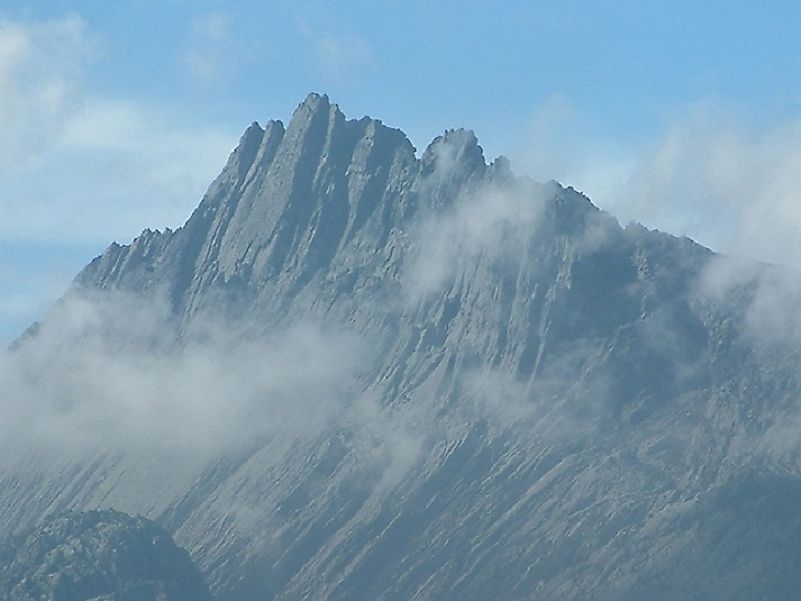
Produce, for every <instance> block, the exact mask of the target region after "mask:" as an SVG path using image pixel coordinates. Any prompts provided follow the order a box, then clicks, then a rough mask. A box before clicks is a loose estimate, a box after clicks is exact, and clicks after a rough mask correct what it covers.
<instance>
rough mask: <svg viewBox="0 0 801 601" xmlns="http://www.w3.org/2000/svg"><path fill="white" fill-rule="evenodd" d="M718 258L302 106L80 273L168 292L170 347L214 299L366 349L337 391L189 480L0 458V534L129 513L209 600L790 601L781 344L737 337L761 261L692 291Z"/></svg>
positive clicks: (370, 123)
mask: <svg viewBox="0 0 801 601" xmlns="http://www.w3.org/2000/svg"><path fill="white" fill-rule="evenodd" d="M718 261H720V259H719V258H718V257H716V256H715V255H714V254H713V253H711V252H710V251H708V250H707V249H704V248H702V247H700V246H698V245H696V244H695V243H693V242H692V241H690V240H687V239H678V238H674V237H671V236H667V235H664V234H661V233H657V232H651V231H648V230H646V229H645V228H642V227H639V226H636V225H633V226H629V227H626V228H621V227H620V226H619V225H618V223H617V222H616V220H615V219H614V218H612V217H611V216H609V215H608V214H606V213H604V212H602V211H599V210H598V209H597V208H596V207H594V206H593V205H592V204H591V203H590V202H589V200H588V199H587V198H585V197H584V196H582V195H581V194H579V193H578V192H576V191H574V190H572V189H570V188H567V189H565V188H563V187H561V186H559V185H558V184H556V183H549V184H544V185H543V184H538V183H535V182H531V181H527V180H522V179H518V178H516V177H514V176H513V175H512V174H511V173H510V171H509V168H508V164H507V162H506V161H505V160H502V159H499V160H496V161H495V162H493V163H492V164H489V165H488V164H487V163H486V162H485V160H484V157H483V154H482V150H481V148H480V146H479V145H478V143H477V141H476V139H475V136H474V135H473V134H472V132H467V131H462V130H457V131H451V132H447V133H446V134H445V135H443V136H441V137H439V138H437V139H436V140H434V142H432V144H431V145H430V146H429V147H428V148H427V149H426V150H425V151H424V152H423V153H422V155H421V156H420V157H419V158H418V157H417V156H416V154H415V150H414V148H413V147H412V145H411V144H410V143H409V141H408V140H407V139H406V137H405V136H404V135H403V134H402V133H401V132H400V131H398V130H394V129H390V128H387V127H385V126H384V125H382V124H381V123H380V122H378V121H374V120H371V119H367V118H365V119H361V120H358V121H348V120H346V119H345V118H344V116H343V115H342V113H341V112H340V111H339V109H338V108H337V107H336V106H332V105H330V103H329V102H328V99H327V98H325V97H321V96H317V95H312V96H310V97H309V98H308V99H307V100H306V101H305V102H304V103H303V104H302V105H301V106H300V108H298V110H297V111H296V113H295V114H294V116H293V118H292V121H291V123H290V124H289V125H288V127H287V128H286V129H284V127H283V125H282V124H281V123H280V122H270V123H268V124H267V126H266V127H265V128H263V129H262V128H261V127H260V126H259V125H257V124H254V125H252V126H251V127H250V128H248V130H247V131H246V132H245V134H244V135H243V137H242V139H241V141H240V144H239V146H238V147H237V149H236V150H235V151H234V152H233V154H232V155H231V157H230V159H229V161H228V163H227V165H226V166H225V168H224V170H223V172H222V173H221V174H220V176H219V177H218V178H217V179H216V180H215V181H214V183H213V184H212V185H211V187H210V189H209V191H208V193H207V194H206V196H205V197H204V198H203V200H202V202H201V203H200V206H199V207H198V208H197V209H196V211H195V212H194V213H193V215H192V216H191V218H190V219H189V220H188V221H187V223H186V224H185V226H183V227H182V228H180V229H178V230H176V231H174V232H173V231H167V232H164V233H159V232H150V231H147V232H145V233H143V234H142V235H141V236H140V237H138V238H137V239H136V240H135V241H134V242H133V243H132V244H131V245H129V246H119V245H112V246H111V247H110V248H109V249H108V250H107V251H106V252H105V253H104V254H103V255H102V256H101V257H99V258H97V259H96V260H95V261H93V262H92V263H91V264H90V265H88V266H87V267H86V268H85V269H84V270H83V271H82V272H81V274H80V275H79V276H78V278H77V280H76V290H86V289H89V290H95V291H96V290H100V291H120V290H121V291H126V292H129V293H132V294H135V295H138V296H139V297H141V298H143V299H144V298H148V297H149V296H150V295H156V296H159V295H161V296H164V297H166V299H167V303H168V305H169V308H170V312H171V315H172V316H173V318H174V325H175V327H176V330H175V331H176V334H175V337H176V338H177V339H178V340H184V341H185V340H187V339H190V338H192V337H196V336H198V335H199V334H198V333H199V332H200V331H201V330H202V327H203V324H204V323H205V320H207V319H208V318H209V317H210V316H211V317H213V318H214V319H217V320H219V319H225V320H230V322H231V323H247V324H248V328H249V331H250V332H251V334H252V335H257V334H269V333H270V332H273V331H276V330H277V329H279V328H281V327H285V326H289V325H291V324H296V323H324V324H328V325H331V324H335V325H336V326H337V327H340V328H344V329H345V330H347V331H348V332H351V333H353V334H354V335H355V336H357V337H358V338H360V339H361V340H363V341H366V342H367V346H368V347H369V352H367V353H366V354H365V356H364V357H360V359H359V364H360V369H359V371H358V374H357V376H356V378H355V381H356V385H357V390H356V393H355V394H354V398H353V399H352V404H351V405H349V406H348V407H346V408H345V409H343V410H342V411H339V412H335V414H334V415H333V417H331V419H328V420H326V421H325V425H324V426H321V427H319V428H317V429H315V430H313V431H305V432H304V433H303V435H302V436H293V437H289V436H288V435H284V436H280V435H275V436H269V437H265V438H264V439H263V440H258V441H254V442H253V443H252V444H250V445H248V446H247V448H243V449H239V450H238V452H237V453H236V454H228V455H226V456H221V457H218V458H216V459H214V460H212V461H208V462H204V463H202V464H198V465H193V466H191V468H186V466H185V465H183V464H182V465H181V467H180V468H179V467H174V466H171V465H170V463H169V462H166V463H158V465H151V464H150V463H147V461H146V460H143V459H142V458H140V457H136V456H133V455H127V456H126V455H122V456H120V455H113V454H110V455H107V456H99V457H97V458H96V461H94V462H93V463H91V464H90V465H73V466H70V467H69V468H63V469H59V470H58V473H55V470H49V471H48V468H47V467H41V466H39V467H37V468H36V469H35V470H32V473H33V474H34V476H32V475H31V473H8V474H6V475H5V476H0V529H2V527H3V526H4V525H6V524H8V525H11V524H17V523H24V522H25V521H26V520H30V519H35V518H36V517H38V516H40V515H43V514H47V513H50V512H53V511H58V510H61V509H63V508H65V507H81V508H90V507H98V506H101V507H102V506H109V505H113V506H117V507H121V508H123V509H125V510H128V511H136V512H141V513H144V514H146V515H147V516H148V517H150V518H153V519H155V520H157V521H158V522H159V523H161V524H162V525H163V526H165V527H166V528H167V529H168V530H170V531H171V532H173V533H174V535H175V537H176V540H177V541H178V542H179V543H180V544H182V545H183V546H185V547H186V548H187V550H188V551H189V552H190V554H191V555H192V557H193V558H194V559H195V561H196V562H197V564H198V565H199V566H200V568H201V569H202V570H203V572H204V573H205V575H206V577H207V579H208V582H209V583H210V586H211V588H212V591H213V592H214V593H215V594H216V595H217V596H218V598H220V599H226V600H231V601H246V600H248V601H249V600H255V599H281V600H286V601H289V600H299V599H320V600H322V599H326V600H346V599H347V600H351V601H354V600H361V599H364V600H367V599H370V600H398V601H401V600H404V601H405V600H409V599H476V600H484V599H497V600H506V599H508V600H512V599H542V600H546V599H564V600H571V599H572V600H576V601H578V600H583V599H597V600H608V601H623V600H627V601H628V600H631V601H634V600H641V599H654V600H659V599H664V600H666V601H667V600H683V599H699V600H700V599H705V600H710V599H711V600H717V599H719V600H721V601H722V600H731V599H743V600H746V599H747V600H749V601H753V600H755V599H765V600H768V599H769V600H771V601H782V600H790V599H796V598H797V595H798V590H801V589H799V586H800V585H801V583H800V582H799V579H801V576H799V575H801V569H799V568H800V567H801V565H799V563H801V560H799V559H798V558H799V557H801V554H799V553H798V551H799V543H798V542H797V541H799V540H801V538H799V534H801V517H799V515H798V513H797V512H796V511H795V510H794V508H795V507H797V506H798V502H799V501H801V480H799V477H798V476H799V475H798V461H797V458H796V456H795V455H793V454H792V453H789V454H788V453H787V452H786V451H787V450H788V449H789V448H790V446H792V445H790V446H787V447H786V448H785V447H781V448H779V447H777V446H774V445H772V444H770V436H771V435H772V433H775V432H776V427H777V424H780V423H781V421H782V420H783V419H784V417H787V416H793V415H795V413H794V412H795V411H797V400H798V393H799V391H801V386H799V382H798V370H797V366H798V361H797V358H798V354H797V352H796V351H795V350H793V349H794V348H795V347H787V346H786V344H785V346H784V347H782V346H777V345H775V344H774V343H773V342H771V341H761V340H758V339H755V338H754V337H753V336H752V335H751V334H749V331H750V330H749V327H750V325H753V315H754V313H753V311H752V309H753V307H754V302H755V299H757V298H758V295H759V290H758V288H759V286H758V282H759V278H760V277H762V275H763V274H764V273H766V272H767V271H769V270H767V268H758V269H755V270H754V272H753V273H754V274H755V275H752V276H749V277H748V278H741V279H739V280H737V281H736V282H735V283H734V284H732V285H731V286H729V285H728V284H727V286H725V287H724V289H723V292H722V293H721V292H720V290H721V289H716V290H713V291H710V284H709V273H710V270H712V269H713V268H714V267H715V265H716V264H717V262H718ZM76 293H77V292H76ZM749 324H750V325H749ZM365 403H368V404H369V406H370V407H372V408H373V413H374V414H375V415H373V417H371V419H372V420H373V421H371V422H369V424H368V425H367V426H365V425H364V423H366V422H362V421H359V418H358V416H357V417H354V415H357V412H356V411H355V409H354V408H358V407H361V406H362V405H363V404H365ZM376 424H379V426H380V427H379V426H377V425H376ZM365 432H367V434H365ZM785 434H786V431H785ZM143 465H146V466H147V470H148V471H146V470H145V469H144V468H143V467H142V466H143ZM145 472H146V473H148V474H149V476H148V477H144V476H140V475H139V474H141V473H145ZM153 473H157V474H158V475H159V477H158V481H159V483H160V485H159V487H158V492H157V494H154V492H153V490H152V487H153V485H152V479H153ZM37 482H38V483H42V482H44V483H47V484H46V485H41V484H37ZM4 508H5V509H4ZM4 522H5V524H4Z"/></svg>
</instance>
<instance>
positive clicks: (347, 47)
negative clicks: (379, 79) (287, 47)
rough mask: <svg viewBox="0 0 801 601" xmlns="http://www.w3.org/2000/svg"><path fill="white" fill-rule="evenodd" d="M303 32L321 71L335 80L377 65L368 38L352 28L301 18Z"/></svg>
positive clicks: (351, 77) (331, 81)
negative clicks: (321, 24) (341, 29)
mask: <svg viewBox="0 0 801 601" xmlns="http://www.w3.org/2000/svg"><path fill="white" fill-rule="evenodd" d="M299 29H300V33H301V34H302V35H303V37H304V38H306V41H307V42H308V44H309V53H310V58H311V59H312V60H313V61H314V65H315V66H316V67H317V70H318V71H319V72H320V75H321V76H322V77H323V78H324V79H325V80H327V81H328V82H329V83H332V84H339V83H343V82H347V81H350V80H352V79H354V78H356V77H358V76H359V75H360V74H362V73H363V72H365V71H369V70H371V69H373V68H374V67H375V66H376V58H375V54H374V52H373V49H372V47H371V46H370V44H369V43H368V42H367V40H366V39H365V38H364V37H363V36H361V35H359V34H357V33H354V32H352V31H347V32H336V33H335V32H332V31H330V30H325V29H321V28H319V27H314V26H312V25H311V24H310V23H309V22H307V21H305V20H301V21H300V22H299Z"/></svg>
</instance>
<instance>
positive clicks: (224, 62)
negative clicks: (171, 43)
mask: <svg viewBox="0 0 801 601" xmlns="http://www.w3.org/2000/svg"><path fill="white" fill-rule="evenodd" d="M243 52H244V48H242V47H240V45H239V44H237V42H236V38H235V36H234V33H233V27H232V24H231V20H230V18H229V16H228V15H227V14H225V13H223V12H219V11H218V12H211V13H205V14H202V15H197V16H195V17H194V18H193V19H192V20H191V23H190V24H189V31H188V33H187V36H186V41H185V49H184V53H183V57H182V58H183V62H184V64H185V66H186V67H187V69H188V71H189V74H190V75H191V76H192V77H194V78H195V79H196V80H197V81H199V82H201V83H214V82H220V81H228V80H229V79H230V78H231V77H232V76H233V74H234V71H235V69H236V65H237V64H238V62H239V61H240V60H241V58H242V57H241V55H242V54H243Z"/></svg>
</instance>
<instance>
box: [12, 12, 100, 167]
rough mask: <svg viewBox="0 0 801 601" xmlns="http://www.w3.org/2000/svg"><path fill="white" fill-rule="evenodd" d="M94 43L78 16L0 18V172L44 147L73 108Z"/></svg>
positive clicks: (77, 101)
mask: <svg viewBox="0 0 801 601" xmlns="http://www.w3.org/2000/svg"><path fill="white" fill-rule="evenodd" d="M96 52H97V45H96V42H95V40H94V39H93V37H92V36H91V35H90V33H89V32H88V29H87V26H86V24H85V23H84V22H83V21H82V20H81V19H80V18H79V17H67V18H63V19H54V20H50V21H44V22H39V23H21V22H14V21H9V20H5V19H0V124H2V127H0V170H2V169H4V168H8V167H9V166H10V165H19V164H20V163H21V162H24V161H25V160H26V159H28V158H29V157H31V156H32V155H35V154H36V153H37V152H39V151H41V150H42V149H44V148H46V147H47V146H48V145H49V144H50V143H51V142H52V140H53V138H55V137H57V135H58V132H59V130H60V126H61V124H62V123H64V121H65V120H66V119H68V118H69V117H70V115H71V114H72V113H73V112H74V111H75V110H77V107H78V105H79V103H80V99H81V91H82V86H83V77H84V73H85V70H86V67H87V65H88V64H89V62H90V61H91V60H92V58H93V57H94V56H95V55H96Z"/></svg>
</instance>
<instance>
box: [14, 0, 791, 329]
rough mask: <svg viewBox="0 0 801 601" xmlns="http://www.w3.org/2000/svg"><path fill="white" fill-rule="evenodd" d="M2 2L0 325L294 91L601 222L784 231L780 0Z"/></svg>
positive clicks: (765, 246) (31, 314)
mask: <svg viewBox="0 0 801 601" xmlns="http://www.w3.org/2000/svg"><path fill="white" fill-rule="evenodd" d="M764 4H766V5H763V4H760V3H757V2H736V1H729V2H703V3H699V2H681V1H672V2H624V1H618V2H603V1H596V2H573V1H569V0H566V1H564V2H560V3H553V2H504V3H499V2H486V1H484V2H478V1H473V0H463V1H461V2H448V1H443V2H436V3H432V2H430V1H429V2H422V1H416V0H406V1H403V2H401V1H393V0H388V1H385V2H381V3H379V2H355V1H351V2H338V3H323V2H300V1H294V2H268V1H265V2H237V3H235V4H234V3H229V2H214V1H202V0H195V1H191V2H190V1H188V0H187V1H181V0H176V1H173V2H164V1H158V2H157V1H153V0H138V1H136V2H134V1H124V0H120V1H116V2H96V1H86V2H81V1H72V2H66V1H58V0H50V1H47V2H44V1H35V0H26V1H24V2H22V1H20V2H17V1H14V0H12V1H10V2H9V1H6V2H4V3H3V4H2V5H0V342H5V341H8V340H10V339H12V338H13V337H14V336H16V335H17V334H18V333H19V332H20V331H21V330H22V329H24V327H25V326H26V325H27V324H28V323H30V322H31V321H32V320H33V319H36V318H38V317H40V316H41V315H42V314H43V312H44V311H46V309H47V307H48V306H49V305H50V304H52V302H53V301H54V300H55V299H56V298H57V297H58V295H59V294H60V293H61V291H63V289H64V288H65V286H66V285H67V284H68V282H69V280H70V279H71V277H72V276H73V275H74V274H75V272H76V271H77V270H78V269H80V267H81V266H82V265H83V264H85V263H86V262H88V260H90V259H91V258H92V257H93V256H95V255H96V254H98V253H99V252H101V251H102V250H103V248H105V246H107V244H108V243H109V242H111V241H112V240H118V241H120V242H126V241H129V240H130V238H132V237H133V236H135V235H136V234H137V233H138V232H139V231H141V230H142V229H143V228H145V227H159V228H161V227H164V226H171V227H175V226H178V225H180V224H181V223H182V222H183V220H184V219H185V218H186V217H187V216H188V215H189V213H190V211H191V210H192V208H193V207H194V206H195V205H196V204H197V202H198V201H199V198H200V196H201V195H202V193H203V191H204V189H205V187H206V185H207V184H208V183H209V182H210V181H211V179H212V178H213V177H214V176H215V175H216V172H217V171H218V170H219V168H220V166H221V165H222V163H223V162H224V160H225V158H226V156H227V154H228V152H229V151H230V150H231V148H232V147H233V145H234V144H235V143H236V141H237V139H238V137H239V134H240V133H241V131H242V130H243V129H244V128H245V127H246V126H247V125H248V124H249V123H250V122H251V121H253V120H258V121H260V122H262V123H263V122H264V121H266V120H267V119H269V118H279V119H283V120H285V121H286V120H287V119H288V118H289V116H290V115H291V113H292V111H293V110H294V108H295V107H296V105H297V104H298V103H299V102H300V101H301V100H302V99H303V98H304V97H305V95H306V94H307V93H308V92H310V91H320V92H326V93H328V94H329V96H330V97H331V98H332V100H333V101H335V102H337V103H339V105H340V106H341V108H342V109H343V111H344V112H345V113H346V114H347V115H349V116H352V117H359V116H362V115H364V114H370V115H371V116H374V117H378V118H381V119H382V120H383V121H385V122H386V123H388V124H390V125H393V126H397V127H400V128H401V129H403V130H404V131H406V132H407V134H408V135H409V136H410V138H411V139H412V142H413V143H414V144H415V146H416V147H417V148H418V149H422V148H424V147H425V145H426V144H427V143H428V141H429V140H430V139H431V138H432V137H434V136H435V135H437V134H438V133H440V132H441V131H442V130H444V129H446V128H449V127H458V126H465V127H470V128H472V129H474V130H475V131H476V133H477V135H478V137H479V139H480V141H481V143H482V145H483V146H484V148H485V151H486V154H487V156H488V158H493V157H494V156H496V155H498V154H506V155H507V156H509V157H510V158H511V159H512V162H513V166H514V168H515V169H516V170H517V171H519V172H521V173H527V174H529V175H532V176H534V177H537V178H540V179H550V178H556V179H559V180H560V181H562V182H563V183H565V184H572V185H574V186H576V187H577V188H579V189H581V190H583V191H585V192H586V193H587V194H588V195H589V196H591V197H592V198H593V199H594V200H595V202H596V203H597V204H599V205H600V206H602V207H603V208H607V209H609V210H610V211H612V212H613V213H615V214H616V215H617V216H618V217H619V218H620V219H621V221H624V222H625V221H628V220H629V219H633V220H637V221H641V222H643V223H645V224H646V225H649V226H651V227H659V228H660V229H666V230H668V231H671V232H673V233H676V234H687V235H690V236H692V237H695V238H697V239H699V240H700V241H702V242H704V243H706V244H708V245H710V246H712V247H713V248H716V249H719V250H722V251H726V252H733V253H738V254H744V255H747V256H752V257H755V258H759V259H763V260H770V261H779V262H784V261H786V262H790V260H791V259H792V258H793V257H795V256H798V254H797V253H798V252H801V246H799V244H800V243H799V242H798V241H799V240H801V206H799V202H798V193H797V190H801V175H800V174H801V36H799V33H798V32H799V31H801V3H799V2H771V3H764Z"/></svg>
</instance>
